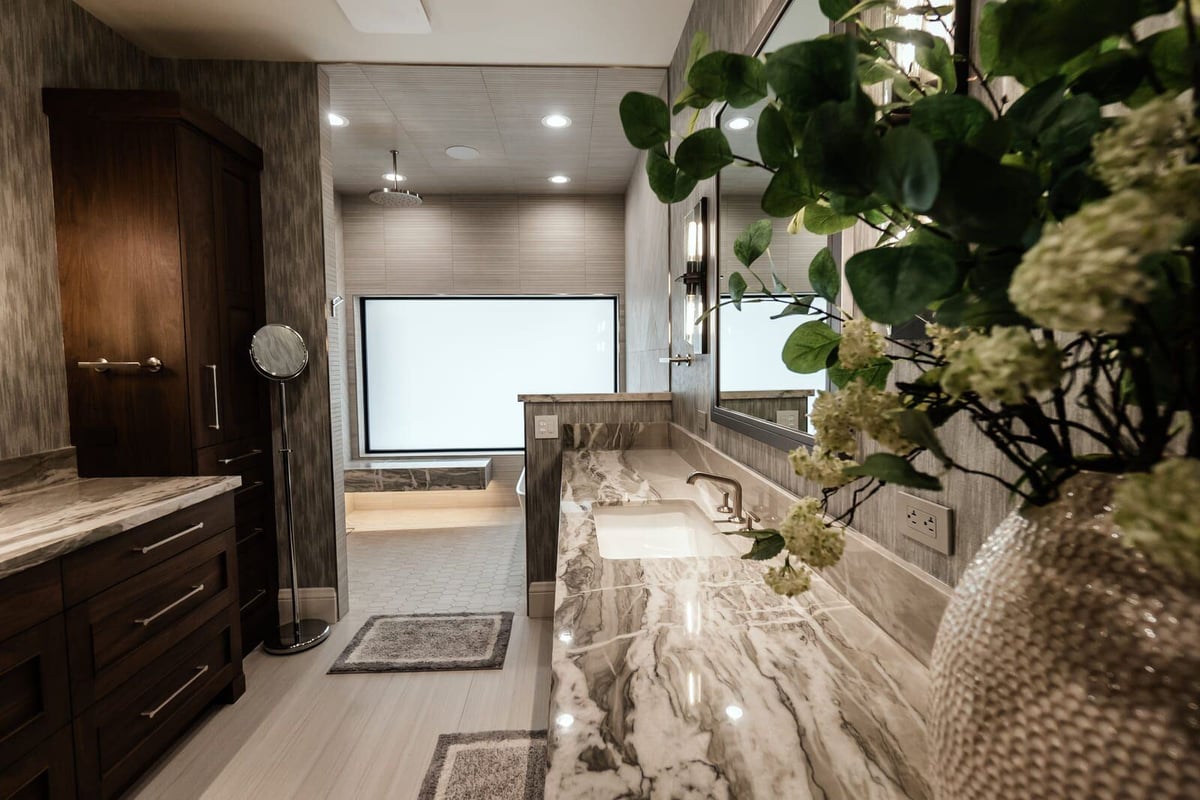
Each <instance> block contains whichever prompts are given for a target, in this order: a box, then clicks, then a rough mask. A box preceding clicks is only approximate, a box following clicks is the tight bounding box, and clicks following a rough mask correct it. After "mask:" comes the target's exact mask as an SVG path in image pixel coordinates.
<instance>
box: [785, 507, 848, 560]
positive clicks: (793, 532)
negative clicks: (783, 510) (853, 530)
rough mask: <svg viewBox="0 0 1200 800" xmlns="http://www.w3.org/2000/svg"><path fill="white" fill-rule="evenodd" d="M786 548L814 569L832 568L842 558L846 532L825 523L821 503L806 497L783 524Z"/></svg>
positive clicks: (793, 508)
mask: <svg viewBox="0 0 1200 800" xmlns="http://www.w3.org/2000/svg"><path fill="white" fill-rule="evenodd" d="M779 534H780V535H781V536H782V537H783V544H784V547H786V548H787V549H788V552H789V553H791V554H792V555H794V556H795V557H796V558H798V559H800V560H801V561H803V562H804V563H805V564H807V565H809V566H810V567H816V568H818V569H821V568H824V567H831V566H833V565H834V564H836V563H837V562H838V560H839V559H841V557H842V551H843V550H844V549H845V546H846V540H845V537H844V536H843V534H842V532H841V531H840V530H838V529H836V528H833V527H831V526H829V525H827V524H826V523H825V512H824V511H822V510H821V501H820V500H818V499H817V498H815V497H803V498H801V499H800V502H798V503H796V505H794V506H792V510H791V511H789V512H788V515H787V517H785V518H784V520H783V522H781V523H780V524H779Z"/></svg>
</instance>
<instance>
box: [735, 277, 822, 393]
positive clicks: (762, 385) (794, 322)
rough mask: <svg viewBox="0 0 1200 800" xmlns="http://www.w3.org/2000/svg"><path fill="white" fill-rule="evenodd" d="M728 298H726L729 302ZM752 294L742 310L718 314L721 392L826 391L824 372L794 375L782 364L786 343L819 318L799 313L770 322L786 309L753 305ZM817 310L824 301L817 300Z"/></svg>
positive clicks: (769, 304) (772, 304)
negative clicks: (806, 323) (793, 333)
mask: <svg viewBox="0 0 1200 800" xmlns="http://www.w3.org/2000/svg"><path fill="white" fill-rule="evenodd" d="M728 298H729V295H725V296H723V297H722V298H721V299H722V300H727V299H728ZM754 299H755V298H754V296H753V295H749V294H748V295H746V297H745V299H744V300H743V301H742V308H741V310H740V311H739V310H738V309H736V308H734V307H733V306H725V307H724V308H722V309H721V313H720V314H718V315H717V320H718V322H719V323H720V332H719V334H718V335H719V337H720V339H719V341H720V342H721V360H720V364H721V375H720V387H721V391H722V392H756V391H772V390H783V389H812V390H813V391H817V390H820V391H824V390H825V383H826V378H825V371H824V370H821V371H820V372H815V373H812V374H811V375H801V374H800V373H798V372H792V371H791V370H790V369H788V368H787V366H786V365H784V363H783V357H782V353H783V343H784V342H786V341H787V338H788V336H790V335H791V333H792V331H794V330H796V328H797V327H799V326H800V325H803V324H804V323H805V322H808V321H810V320H812V319H820V317H818V316H816V315H812V316H806V315H801V314H796V315H793V316H788V317H780V318H779V319H771V317H772V316H773V315H775V314H778V313H779V312H780V311H782V310H783V309H784V306H783V305H782V304H781V303H775V302H770V301H767V302H753V301H754ZM813 305H814V306H815V307H819V308H823V307H824V306H825V305H826V303H825V301H824V300H815V301H814V302H813Z"/></svg>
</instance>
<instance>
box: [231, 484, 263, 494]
mask: <svg viewBox="0 0 1200 800" xmlns="http://www.w3.org/2000/svg"><path fill="white" fill-rule="evenodd" d="M263 485H264V483H263V481H255V482H254V483H248V484H246V485H245V486H243V487H242V488H240V489H238V490H237V493H238V494H245V493H246V492H250V491H253V490H255V489H257V488H258V487H260V486H263Z"/></svg>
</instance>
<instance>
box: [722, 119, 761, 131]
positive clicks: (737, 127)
mask: <svg viewBox="0 0 1200 800" xmlns="http://www.w3.org/2000/svg"><path fill="white" fill-rule="evenodd" d="M753 124H754V120H752V119H751V118H750V117H734V118H733V119H731V120H729V122H726V123H725V127H726V128H729V130H731V131H744V130H746V128H749V127H750V126H751V125H753Z"/></svg>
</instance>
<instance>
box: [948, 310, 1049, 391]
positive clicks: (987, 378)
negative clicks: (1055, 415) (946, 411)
mask: <svg viewBox="0 0 1200 800" xmlns="http://www.w3.org/2000/svg"><path fill="white" fill-rule="evenodd" d="M945 358H946V360H947V361H948V362H949V363H947V364H946V367H945V369H944V370H943V371H942V376H941V383H942V388H944V389H945V390H946V392H947V393H949V394H950V395H951V396H953V397H961V396H962V395H964V394H966V393H967V392H975V393H976V394H978V395H979V396H980V397H982V398H983V399H984V400H995V401H998V402H1001V403H1010V404H1016V403H1022V402H1024V401H1025V398H1026V397H1028V396H1029V395H1031V394H1036V393H1038V392H1043V391H1046V390H1048V389H1052V388H1054V387H1055V386H1057V385H1058V381H1059V379H1060V378H1061V377H1062V366H1061V364H1062V352H1061V351H1060V350H1059V349H1058V347H1057V346H1055V344H1054V343H1053V342H1047V341H1041V342H1039V341H1036V340H1035V339H1034V338H1033V336H1031V335H1030V333H1029V331H1027V330H1026V329H1025V328H1017V327H1012V328H993V329H992V331H991V333H983V332H978V331H972V332H970V333H968V334H967V335H966V337H965V338H963V339H961V340H958V341H953V342H951V343H950V344H949V345H947V346H946V348H945Z"/></svg>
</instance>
